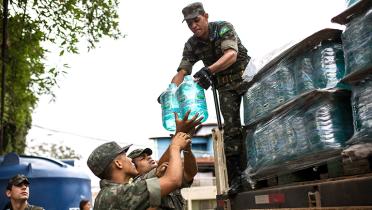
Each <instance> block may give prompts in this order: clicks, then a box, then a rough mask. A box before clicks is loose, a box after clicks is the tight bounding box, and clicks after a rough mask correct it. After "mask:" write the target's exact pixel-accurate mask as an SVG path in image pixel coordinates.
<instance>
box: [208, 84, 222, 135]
mask: <svg viewBox="0 0 372 210" xmlns="http://www.w3.org/2000/svg"><path fill="white" fill-rule="evenodd" d="M211 86H212V92H213V98H214V108H215V109H216V116H217V125H218V129H219V130H220V131H222V122H221V113H220V104H219V102H218V97H217V90H216V87H215V85H214V83H213V82H212V85H211Z"/></svg>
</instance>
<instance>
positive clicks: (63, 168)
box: [0, 153, 92, 210]
mask: <svg viewBox="0 0 372 210" xmlns="http://www.w3.org/2000/svg"><path fill="white" fill-rule="evenodd" d="M17 174H24V175H26V176H27V177H28V179H29V181H30V198H29V203H31V204H33V205H37V206H42V207H44V208H45V209H47V210H67V209H74V208H77V209H79V203H80V201H81V199H83V198H84V199H89V200H91V197H92V194H91V183H90V178H89V176H88V175H87V174H86V173H84V171H82V170H81V169H78V168H75V167H73V166H71V165H69V164H66V163H63V162H61V161H58V160H54V159H49V158H44V157H37V156H24V155H21V156H19V155H17V154H16V153H9V154H7V155H5V156H0V209H3V208H4V206H5V205H6V203H7V202H9V199H8V198H7V197H6V196H5V193H4V192H5V190H6V186H7V183H8V180H9V179H10V178H11V177H13V176H15V175H17Z"/></svg>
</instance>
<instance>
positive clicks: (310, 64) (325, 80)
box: [244, 40, 348, 125]
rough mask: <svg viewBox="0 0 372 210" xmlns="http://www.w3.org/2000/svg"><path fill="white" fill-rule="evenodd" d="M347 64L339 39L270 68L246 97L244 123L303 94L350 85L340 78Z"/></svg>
mask: <svg viewBox="0 0 372 210" xmlns="http://www.w3.org/2000/svg"><path fill="white" fill-rule="evenodd" d="M344 75H345V66H344V57H343V51H342V46H341V44H340V43H339V41H337V40H336V41H335V40H330V41H328V40H327V41H322V42H320V43H319V45H317V46H315V47H314V48H313V49H311V50H309V51H307V52H305V53H302V54H300V55H298V56H297V57H294V58H284V59H283V61H282V62H280V63H279V64H277V65H275V66H274V67H272V69H269V70H268V73H267V75H265V76H264V77H262V79H260V80H259V81H257V82H256V83H254V84H253V85H252V86H251V87H250V88H249V89H248V91H247V92H246V94H245V96H244V123H245V124H246V125H249V124H251V123H254V122H256V121H258V120H259V119H260V118H262V117H264V116H265V115H267V114H268V113H269V112H271V111H272V110H274V109H275V108H277V107H279V106H280V105H283V104H284V103H286V102H288V101H290V100H292V99H294V98H295V97H296V96H299V95H301V94H303V93H306V92H310V91H313V90H315V89H324V88H334V87H339V88H348V87H347V86H345V85H343V84H339V81H340V80H341V79H343V78H344Z"/></svg>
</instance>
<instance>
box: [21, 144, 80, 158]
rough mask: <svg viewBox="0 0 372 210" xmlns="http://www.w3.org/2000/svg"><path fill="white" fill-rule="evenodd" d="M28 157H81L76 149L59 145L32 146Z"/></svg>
mask: <svg viewBox="0 0 372 210" xmlns="http://www.w3.org/2000/svg"><path fill="white" fill-rule="evenodd" d="M27 153H29V154H28V155H36V156H43V157H48V158H54V159H61V160H63V159H77V160H80V158H81V155H79V154H77V153H76V152H75V150H74V149H72V148H71V147H69V146H66V145H57V144H55V143H44V144H39V145H35V146H32V147H30V148H29V149H28V152H27Z"/></svg>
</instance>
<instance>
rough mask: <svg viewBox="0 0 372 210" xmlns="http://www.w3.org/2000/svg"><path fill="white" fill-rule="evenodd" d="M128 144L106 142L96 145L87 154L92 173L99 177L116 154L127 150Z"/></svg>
mask: <svg viewBox="0 0 372 210" xmlns="http://www.w3.org/2000/svg"><path fill="white" fill-rule="evenodd" d="M130 146H132V144H129V145H127V146H125V147H120V146H119V145H118V144H117V143H116V142H114V141H112V142H107V143H104V144H102V145H100V146H98V147H97V148H96V149H95V150H93V152H92V153H91V154H90V155H89V158H88V161H87V164H88V167H89V168H90V170H91V171H92V172H93V174H94V175H96V176H97V177H99V178H101V177H100V176H101V175H102V173H103V172H104V170H105V169H106V167H107V166H108V165H109V164H110V163H111V162H112V161H113V160H114V159H115V158H116V156H118V155H119V154H120V153H123V152H127V151H128V149H129V147H130Z"/></svg>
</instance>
